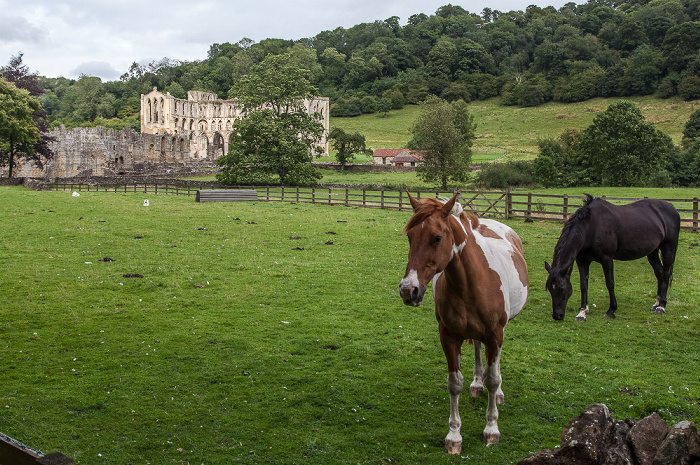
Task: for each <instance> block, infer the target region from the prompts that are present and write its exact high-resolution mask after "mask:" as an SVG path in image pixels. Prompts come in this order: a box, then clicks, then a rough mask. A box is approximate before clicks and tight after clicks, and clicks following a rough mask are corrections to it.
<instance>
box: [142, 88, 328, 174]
mask: <svg viewBox="0 0 700 465" xmlns="http://www.w3.org/2000/svg"><path fill="white" fill-rule="evenodd" d="M304 106H305V107H306V111H307V112H308V113H309V114H312V115H313V114H317V115H318V117H319V121H320V122H321V123H322V124H323V129H324V131H323V136H322V139H321V141H320V143H319V145H320V147H321V148H322V153H323V154H325V155H328V145H329V144H328V139H327V135H328V129H329V114H330V103H329V98H328V97H316V98H314V99H311V100H305V101H304ZM242 114H243V110H242V108H241V107H240V106H239V105H238V101H237V100H236V99H233V100H221V99H219V98H218V96H217V95H216V94H213V93H210V92H202V91H189V92H187V100H185V99H179V98H175V97H173V96H172V95H170V93H169V92H168V93H162V92H160V91H158V89H157V88H155V87H154V88H153V90H152V91H151V92H149V93H148V94H146V95H143V94H142V95H141V133H142V134H176V135H184V136H187V137H188V138H189V139H190V157H191V158H192V159H193V160H202V159H207V160H211V161H213V160H216V159H218V158H219V157H220V156H222V155H224V154H226V153H228V149H229V142H230V139H231V133H232V132H233V124H234V122H235V120H236V119H238V118H240V117H241V116H242Z"/></svg>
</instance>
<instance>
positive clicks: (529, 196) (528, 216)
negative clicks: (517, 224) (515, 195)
mask: <svg viewBox="0 0 700 465" xmlns="http://www.w3.org/2000/svg"><path fill="white" fill-rule="evenodd" d="M525 219H526V220H532V192H528V193H527V213H525Z"/></svg>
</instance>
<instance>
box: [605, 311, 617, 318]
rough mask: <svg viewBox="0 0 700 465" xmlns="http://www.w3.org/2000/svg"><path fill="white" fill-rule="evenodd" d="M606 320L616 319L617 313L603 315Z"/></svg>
mask: <svg viewBox="0 0 700 465" xmlns="http://www.w3.org/2000/svg"><path fill="white" fill-rule="evenodd" d="M603 317H604V318H610V319H614V318H615V313H613V312H605V315H603Z"/></svg>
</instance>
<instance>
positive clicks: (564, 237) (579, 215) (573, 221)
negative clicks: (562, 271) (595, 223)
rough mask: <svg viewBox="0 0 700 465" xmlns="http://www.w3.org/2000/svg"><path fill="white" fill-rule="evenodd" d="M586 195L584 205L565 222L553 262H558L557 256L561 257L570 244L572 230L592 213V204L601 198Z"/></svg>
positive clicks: (555, 248)
mask: <svg viewBox="0 0 700 465" xmlns="http://www.w3.org/2000/svg"><path fill="white" fill-rule="evenodd" d="M584 195H585V196H586V199H585V200H584V201H583V206H582V207H581V208H579V209H578V210H576V211H575V212H574V214H573V215H571V216H570V217H569V219H568V220H567V221H566V223H564V228H562V230H561V235H560V236H559V240H558V241H557V245H556V246H555V247H554V256H553V257H552V262H554V263H556V261H557V257H559V255H560V254H561V253H562V252H563V250H564V248H565V247H566V246H567V245H568V243H569V236H570V235H571V231H572V230H574V229H575V228H576V227H578V225H579V224H581V222H582V221H583V220H584V219H586V218H588V216H589V215H590V214H591V204H592V203H593V202H594V201H596V200H600V198H599V197H593V196H592V195H591V194H584Z"/></svg>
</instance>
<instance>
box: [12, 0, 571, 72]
mask: <svg viewBox="0 0 700 465" xmlns="http://www.w3.org/2000/svg"><path fill="white" fill-rule="evenodd" d="M448 3H452V4H453V5H460V6H461V7H462V8H464V9H465V10H467V11H469V12H472V13H477V14H480V13H481V11H482V10H483V9H484V7H486V6H488V7H489V8H491V9H493V10H499V11H503V12H506V11H510V10H522V11H524V10H525V9H526V8H527V6H528V5H532V4H535V5H537V6H540V7H545V6H550V5H551V6H554V7H555V8H557V9H559V8H560V7H561V6H563V5H564V4H565V3H567V0H550V1H547V2H544V1H533V0H529V1H528V0H472V1H470V2H460V1H456V2H455V1H452V2H450V1H434V0H420V1H418V0H325V1H323V0H247V1H241V0H229V1H225V0H194V1H193V0H187V1H185V0H167V1H165V0H0V66H5V65H7V63H8V62H9V60H10V57H11V56H12V55H17V53H18V52H23V53H24V58H23V63H24V64H25V65H27V66H28V67H29V69H30V71H32V72H38V73H39V74H41V75H43V76H47V77H58V76H63V77H67V78H77V77H79V76H80V75H81V74H87V75H90V76H99V77H101V78H102V80H103V81H113V80H116V79H119V76H121V75H122V74H124V73H125V72H126V71H128V69H129V66H130V65H131V63H133V62H135V61H136V62H139V63H142V64H147V63H149V62H151V61H153V60H158V59H161V58H163V57H168V58H172V59H176V60H181V61H194V60H203V59H205V58H206V56H207V51H208V50H209V46H210V45H212V44H215V43H223V42H231V43H236V42H238V41H239V40H240V39H242V38H243V37H248V38H250V39H253V40H254V41H255V42H259V41H260V40H263V39H267V38H279V39H294V40H296V39H301V38H305V37H313V36H315V35H316V34H318V33H319V32H322V31H326V30H333V29H335V28H337V27H344V28H346V29H347V28H350V27H352V26H354V25H356V24H359V23H369V22H373V21H375V20H384V19H387V18H389V17H391V16H398V17H399V18H400V24H401V25H405V24H406V22H407V20H408V18H409V17H410V16H411V15H413V14H418V13H425V14H427V15H431V14H434V13H435V11H436V10H437V9H438V8H439V7H440V6H442V5H446V4H448Z"/></svg>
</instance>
